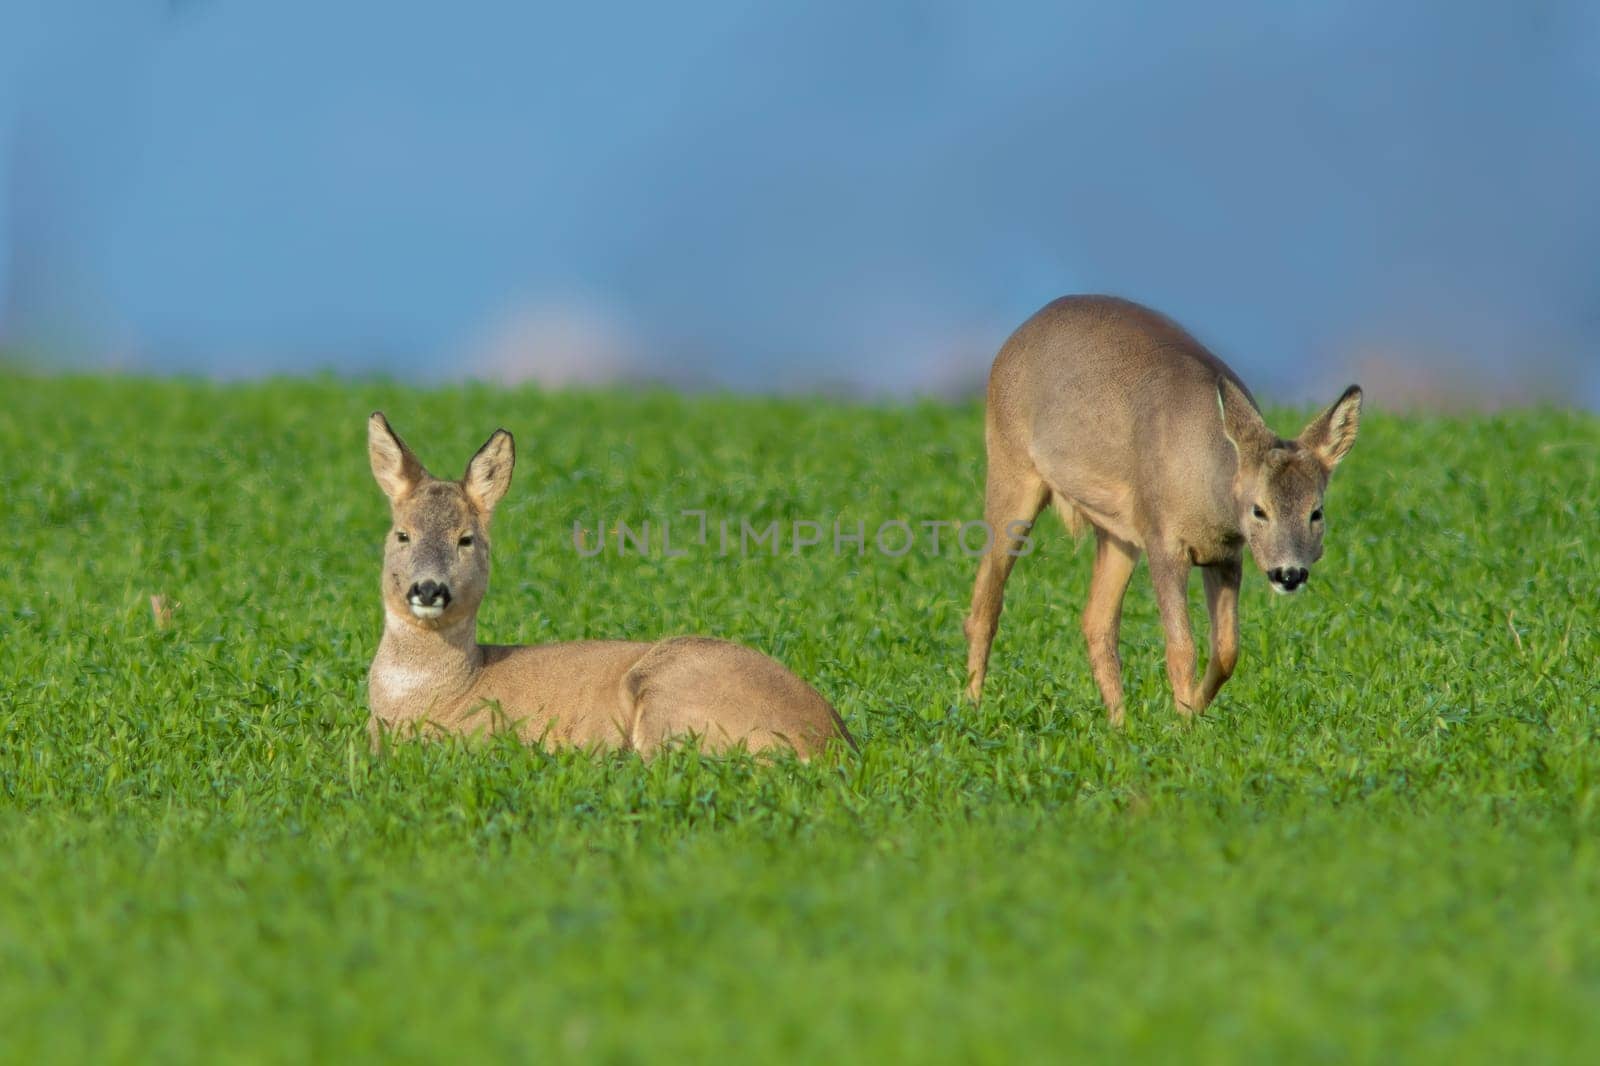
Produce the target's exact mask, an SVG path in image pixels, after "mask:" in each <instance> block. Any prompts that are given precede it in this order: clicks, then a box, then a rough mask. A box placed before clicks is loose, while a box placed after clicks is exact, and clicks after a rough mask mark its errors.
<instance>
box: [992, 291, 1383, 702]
mask: <svg viewBox="0 0 1600 1066" xmlns="http://www.w3.org/2000/svg"><path fill="white" fill-rule="evenodd" d="M1360 416H1361V390H1360V389H1359V388H1357V387H1356V386H1354V385H1352V386H1350V387H1349V388H1348V389H1346V390H1345V392H1344V395H1343V396H1341V397H1339V400H1338V402H1337V403H1335V404H1334V405H1333V406H1332V407H1330V408H1328V410H1326V411H1325V412H1323V413H1322V414H1321V415H1319V416H1318V417H1317V418H1315V419H1313V420H1312V422H1311V424H1310V425H1308V426H1307V427H1306V428H1305V429H1304V430H1303V431H1302V432H1301V434H1300V435H1299V436H1298V437H1296V438H1294V439H1293V440H1285V439H1283V438H1281V437H1279V436H1277V435H1276V434H1274V433H1273V432H1272V431H1271V430H1270V429H1268V428H1267V425H1266V423H1265V422H1263V421H1262V418H1261V413H1260V412H1259V411H1258V410H1257V409H1256V404H1255V400H1254V399H1253V398H1252V397H1251V395H1250V391H1249V390H1248V389H1246V388H1245V386H1244V383H1243V382H1241V381H1240V380H1239V378H1238V375H1236V374H1235V373H1234V372H1233V371H1232V370H1230V369H1229V368H1228V367H1227V366H1226V365H1225V364H1224V363H1223V362H1222V360H1220V359H1218V358H1217V357H1216V356H1214V355H1212V354H1211V353H1210V352H1208V351H1207V350H1206V349H1205V348H1204V347H1203V346H1202V345H1201V344H1200V342H1199V341H1197V340H1195V339H1194V338H1193V337H1191V336H1190V335H1189V334H1188V333H1186V332H1184V331H1183V329H1182V328H1180V327H1179V326H1178V325H1176V324H1175V323H1173V322H1172V321H1170V320H1169V319H1167V318H1165V317H1163V316H1161V315H1159V314H1157V313H1156V312H1154V311H1151V310H1150V309H1148V308H1145V307H1141V306H1139V305H1138V304H1135V303H1131V302H1129V301H1127V300H1119V299H1116V298H1114V297H1109V296H1067V297H1063V298H1062V299H1059V300H1056V301H1055V302H1054V303H1051V304H1048V305H1046V306H1045V307H1044V309H1043V310H1041V311H1039V312H1038V313H1037V314H1036V315H1034V316H1033V317H1032V318H1030V319H1028V321H1026V322H1024V323H1023V324H1022V326H1021V327H1020V328H1019V329H1018V330H1017V331H1016V332H1015V333H1014V334H1012V335H1011V338H1010V339H1009V340H1007V341H1006V343H1005V346H1004V347H1002V348H1001V349H1000V354H999V355H998V356H996V358H995V361H994V369H993V370H992V371H991V372H990V374H989V402H988V407H987V413H986V417H985V420H984V440H985V444H986V446H987V448H988V455H989V477H988V486H987V489H986V492H985V497H984V517H985V519H986V521H987V523H988V526H989V529H990V530H991V533H992V534H993V535H992V536H991V543H990V546H989V549H988V551H987V552H985V554H984V556H983V558H982V560H981V561H980V563H979V566H978V577H977V582H976V583H975V584H974V586H973V589H972V611H971V613H970V614H969V615H968V616H967V620H966V635H967V677H968V685H967V695H968V697H969V698H971V699H972V700H973V701H974V702H976V701H977V700H978V699H979V698H980V697H981V695H982V693H983V677H984V672H985V670H986V668H987V666H988V662H989V646H990V645H991V644H992V643H993V641H994V631H995V626H996V624H997V622H998V620H999V617H1000V607H1001V602H1002V597H1003V592H1004V589H1005V583H1006V577H1007V576H1008V575H1009V574H1010V573H1011V567H1012V564H1013V563H1014V562H1015V561H1016V558H1017V555H1018V554H1020V553H1021V549H1020V544H1021V542H1020V540H1018V539H1017V537H1016V536H1014V535H1011V533H1012V531H1013V530H1015V531H1018V532H1020V531H1023V530H1026V529H1027V528H1029V526H1030V525H1031V523H1032V522H1033V520H1034V519H1035V518H1037V517H1038V514H1039V512H1040V511H1041V510H1042V509H1043V508H1044V505H1045V503H1046V502H1052V501H1053V502H1054V503H1055V506H1056V509H1057V511H1058V512H1059V513H1060V515H1061V518H1062V520H1063V521H1064V522H1065V523H1066V526H1067V528H1068V530H1070V531H1071V532H1072V533H1074V534H1076V533H1079V532H1081V531H1082V530H1083V527H1084V526H1085V525H1089V526H1092V527H1093V528H1094V534H1095V557H1094V574H1093V577H1092V578H1091V579H1090V583H1089V597H1088V603H1087V604H1086V605H1085V606H1084V611H1083V635H1084V637H1085V639H1086V640H1087V641H1088V644H1089V664H1090V668H1091V669H1092V670H1093V672H1094V679H1095V683H1096V684H1097V685H1098V686H1099V688H1100V696H1101V698H1102V699H1103V700H1104V701H1105V704H1106V708H1107V711H1108V712H1109V715H1110V719H1111V722H1112V723H1113V724H1121V722H1122V718H1123V700H1122V660H1121V657H1120V655H1119V654H1118V651H1117V639H1118V632H1119V630H1120V628H1121V625H1122V599H1123V595H1124V593H1126V591H1127V588H1128V579H1129V578H1130V577H1131V576H1132V575H1133V568H1134V566H1135V565H1136V564H1137V563H1138V561H1139V556H1140V554H1141V553H1144V554H1146V555H1148V557H1149V561H1150V579H1151V582H1152V583H1153V584H1154V585H1155V592H1156V601H1157V603H1158V605H1159V607H1160V610H1161V624H1162V627H1163V628H1164V629H1165V630H1166V636H1167V677H1168V679H1169V680H1170V681H1171V682H1172V692H1173V697H1174V699H1175V701H1176V703H1177V708H1178V711H1179V712H1180V713H1181V714H1184V715H1191V714H1195V713H1198V712H1200V711H1202V710H1204V709H1205V707H1206V705H1207V704H1209V703H1210V702H1211V700H1212V699H1214V698H1215V697H1216V695H1217V691H1218V690H1219V689H1221V688H1222V684H1223V682H1225V681H1227V680H1228V678H1229V676H1231V675H1232V673H1233V668H1234V664H1235V663H1236V662H1237V660H1238V654H1239V584H1240V580H1241V576H1242V575H1241V559H1242V556H1243V551H1244V547H1245V545H1246V544H1248V545H1249V546H1250V554H1251V556H1252V557H1253V558H1254V559H1255V561H1256V565H1257V566H1259V567H1260V568H1261V569H1262V570H1264V571H1265V572H1266V575H1267V580H1268V582H1269V583H1270V585H1271V586H1272V588H1273V590H1274V591H1275V592H1281V593H1289V592H1294V591H1295V590H1296V589H1298V588H1300V587H1301V586H1303V585H1304V584H1305V582H1306V579H1307V577H1308V576H1309V575H1310V568H1311V564H1312V563H1314V562H1316V561H1317V560H1318V559H1320V558H1321V557H1322V533H1323V513H1322V496H1323V492H1324V491H1325V490H1326V488H1327V485H1328V478H1329V476H1330V475H1331V474H1332V473H1333V468H1334V467H1335V466H1337V465H1338V464H1339V460H1341V459H1343V458H1344V456H1345V453H1347V452H1348V451H1349V450H1350V446H1351V445H1352V444H1354V443H1355V439H1356V427H1357V424H1358V422H1359V420H1360ZM1013 523H1020V524H1019V525H1016V526H1013ZM1191 566H1198V567H1200V568H1201V573H1202V575H1203V576H1204V578H1205V590H1206V607H1207V611H1208V613H1209V614H1210V616H1211V656H1210V660H1209V661H1208V662H1207V664H1206V672H1205V676H1204V677H1203V678H1201V679H1200V681H1199V683H1198V684H1197V683H1196V682H1195V648H1194V637H1193V635H1192V633H1191V631H1190V628H1189V608H1188V583H1189V568H1190V567H1191Z"/></svg>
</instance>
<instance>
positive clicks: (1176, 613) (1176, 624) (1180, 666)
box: [1150, 547, 1205, 718]
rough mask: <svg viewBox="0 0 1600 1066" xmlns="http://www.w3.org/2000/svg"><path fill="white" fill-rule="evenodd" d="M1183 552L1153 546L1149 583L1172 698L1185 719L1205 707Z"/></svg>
mask: <svg viewBox="0 0 1600 1066" xmlns="http://www.w3.org/2000/svg"><path fill="white" fill-rule="evenodd" d="M1190 565H1191V564H1190V562H1189V559H1188V557H1187V556H1185V555H1184V554H1183V553H1182V552H1174V551H1165V550H1161V549H1157V548H1154V547H1152V548H1151V551H1150V581H1151V583H1152V584H1154V585H1155V588H1156V605H1157V606H1158V607H1159V608H1160V609H1161V628H1162V629H1164V630H1166V634H1167V679H1168V680H1169V681H1171V682H1172V698H1173V701H1174V702H1175V703H1176V704H1177V708H1178V713H1179V714H1181V715H1183V716H1184V717H1185V718H1187V717H1189V716H1190V715H1194V714H1198V713H1199V712H1200V711H1201V710H1202V709H1204V707H1205V700H1204V699H1203V694H1202V692H1201V690H1200V687H1199V686H1197V685H1196V684H1195V679H1194V669H1195V655H1194V631H1193V629H1191V628H1190V625H1189V567H1190Z"/></svg>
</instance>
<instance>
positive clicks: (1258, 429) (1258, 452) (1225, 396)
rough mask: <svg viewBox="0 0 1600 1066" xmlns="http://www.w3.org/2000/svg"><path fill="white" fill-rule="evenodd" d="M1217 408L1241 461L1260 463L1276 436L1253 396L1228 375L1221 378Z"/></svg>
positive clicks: (1225, 430)
mask: <svg viewBox="0 0 1600 1066" xmlns="http://www.w3.org/2000/svg"><path fill="white" fill-rule="evenodd" d="M1217 411H1218V413H1219V414H1220V415H1221V416H1222V432H1223V435H1224V436H1226V437H1227V438H1228V443H1229V444H1232V445H1233V450H1234V451H1236V452H1238V453H1239V461H1240V462H1242V463H1254V462H1258V461H1259V460H1260V458H1261V456H1262V455H1263V454H1265V452H1266V450H1267V449H1268V448H1270V447H1271V446H1272V442H1273V441H1274V440H1275V439H1276V438H1275V437H1274V436H1273V434H1272V431H1271V430H1270V429H1268V428H1267V424H1266V422H1264V421H1262V418H1261V412H1260V411H1257V410H1256V405H1255V404H1254V403H1252V402H1251V400H1250V397H1248V396H1246V395H1245V393H1244V390H1243V389H1241V388H1239V386H1238V385H1235V384H1234V383H1233V381H1232V380H1231V379H1229V378H1226V377H1219V378H1218V379H1217Z"/></svg>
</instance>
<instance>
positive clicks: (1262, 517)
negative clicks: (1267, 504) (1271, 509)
mask: <svg viewBox="0 0 1600 1066" xmlns="http://www.w3.org/2000/svg"><path fill="white" fill-rule="evenodd" d="M1250 513H1251V514H1252V515H1253V516H1255V518H1256V519H1257V520H1259V521H1262V522H1265V521H1266V520H1267V512H1266V511H1264V510H1262V508H1261V505H1260V504H1259V503H1258V504H1256V505H1255V506H1254V507H1252V508H1250Z"/></svg>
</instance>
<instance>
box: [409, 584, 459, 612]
mask: <svg viewBox="0 0 1600 1066" xmlns="http://www.w3.org/2000/svg"><path fill="white" fill-rule="evenodd" d="M406 602H407V603H409V604H410V605H411V613H412V614H414V615H416V616H417V617H418V618H438V617H439V616H440V615H441V614H444V609H445V608H446V607H448V606H450V586H448V585H446V584H444V583H443V582H440V581H417V582H414V583H413V584H412V586H411V588H410V590H408V591H407V592H406Z"/></svg>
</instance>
